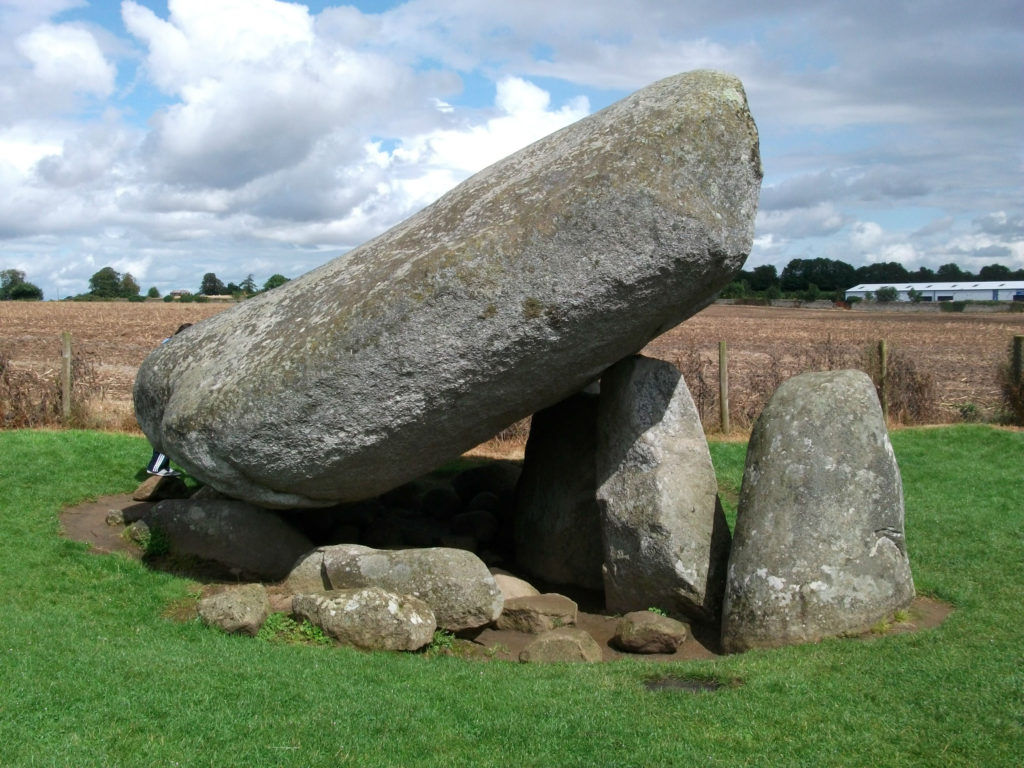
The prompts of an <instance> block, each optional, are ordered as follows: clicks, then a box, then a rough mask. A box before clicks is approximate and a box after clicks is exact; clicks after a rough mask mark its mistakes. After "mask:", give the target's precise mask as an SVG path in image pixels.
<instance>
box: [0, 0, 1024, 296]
mask: <svg viewBox="0 0 1024 768" xmlns="http://www.w3.org/2000/svg"><path fill="white" fill-rule="evenodd" d="M356 2H357V3H358V2H359V0H356ZM147 6H149V7H147ZM159 7H160V6H159V4H156V3H147V4H146V5H143V4H142V2H132V1H131V0H128V1H127V2H123V3H122V4H121V9H122V19H123V25H124V26H123V28H122V27H115V26H112V25H111V23H110V21H109V18H108V17H106V16H105V15H101V14H98V13H92V12H93V11H95V10H96V9H97V8H99V6H98V5H96V4H93V5H88V4H86V3H85V2H80V1H79V0H0V199H3V200H4V201H5V204H4V205H3V206H0V262H2V263H0V267H3V266H5V265H7V264H10V263H12V262H14V263H16V264H17V265H28V266H30V267H31V271H32V272H33V273H34V272H36V271H37V270H38V271H40V273H41V275H40V276H39V277H38V279H37V282H39V283H40V284H42V285H43V287H44V290H48V295H52V294H53V290H52V287H51V288H50V289H47V284H46V283H47V280H50V281H51V282H52V284H53V285H55V286H59V287H60V289H61V290H62V291H63V292H65V293H66V292H67V291H68V290H71V291H80V290H85V287H86V286H85V283H84V280H85V279H87V278H88V276H89V275H90V274H92V272H94V271H95V270H96V269H98V268H99V267H100V266H104V265H105V264H111V265H114V266H115V268H117V269H119V270H120V271H125V270H126V269H127V270H128V271H132V272H133V274H136V272H135V271H134V270H135V269H137V270H139V272H140V274H136V276H137V277H138V278H139V279H140V282H143V283H146V284H147V285H148V284H151V283H152V282H159V283H160V286H159V287H160V288H161V289H162V290H166V289H168V288H169V287H195V286H194V285H193V283H194V282H195V281H196V275H200V276H201V274H202V273H203V272H205V271H217V272H218V273H219V274H221V276H222V278H223V279H225V280H231V279H240V278H241V277H244V274H239V273H247V272H250V271H252V272H254V273H256V277H257V278H258V279H259V278H261V277H263V278H265V277H266V275H267V274H270V273H271V272H282V273H284V274H288V275H296V274H298V273H299V272H301V271H305V270H306V269H308V268H311V267H312V266H315V265H316V264H318V263H321V262H322V261H324V260H326V259H327V258H328V257H329V256H331V255H334V254H335V253H337V252H338V251H339V250H342V249H344V248H347V247H350V246H353V245H357V244H358V243H360V242H363V241H365V240H366V239H369V238H370V237H372V236H374V235H376V234H378V233H379V232H380V231H382V230H383V229H386V228H387V227H388V226H390V225H392V224H394V223H396V222H397V221H399V220H401V219H402V218H404V217H405V216H407V215H408V214H410V213H411V212H413V211H414V210H416V209H418V208H419V207H421V206H422V205H424V204H426V203H428V202H430V201H431V200H433V199H434V198H436V197H437V196H438V195H439V194H441V193H443V192H444V191H446V190H447V189H448V188H450V187H451V186H453V185H454V184H456V183H457V182H459V181H461V180H462V179H464V178H465V177H466V176H468V175H469V174H471V173H472V172H474V171H476V170H479V169H480V168H482V167H483V166H486V165H488V164H489V163H491V162H494V161H495V160H498V159H500V158H501V157H503V156H505V155H506V154H508V153H510V152H512V151H514V150H515V149H518V148H519V147H521V146H523V145H525V144H527V143H529V142H530V141H533V140H535V139H537V138H540V137H541V136H543V135H545V134H547V133H549V132H551V131H553V130H556V129H557V128H560V127H561V126H563V125H565V124H567V123H569V122H571V121H573V120H575V119H577V118H579V117H581V116H582V115H584V114H586V113H588V112H589V111H590V109H591V107H595V108H597V107H601V106H604V105H605V104H606V103H608V102H610V101H612V100H614V99H615V98H618V97H619V96H620V95H624V93H625V92H627V91H630V90H633V89H635V88H638V87H641V86H643V85H645V84H647V83H649V82H651V81H653V80H656V79H658V78H661V77H664V76H666V75H669V74H673V73H675V72H678V71H682V70H686V69H693V68H702V67H709V68H717V69H723V70H726V71H732V72H734V73H736V74H738V75H740V76H741V77H742V78H743V80H744V84H745V86H746V90H747V93H748V97H749V99H750V103H751V107H752V110H753V113H754V116H755V118H756V119H757V122H758V125H759V128H760V132H761V139H762V155H763V158H764V166H765V170H766V174H767V175H766V177H765V185H764V189H763V194H762V198H761V212H760V213H759V215H758V218H757V239H756V241H755V251H754V255H753V256H752V258H751V262H752V264H753V263H756V262H757V260H759V259H760V260H762V261H764V260H769V261H771V263H775V264H776V265H777V266H778V267H779V268H780V269H781V267H782V266H784V265H785V263H786V261H788V260H789V259H791V258H797V257H799V258H813V257H815V256H828V257H831V258H842V259H844V260H847V261H850V262H853V263H864V262H867V261H878V260H881V261H889V260H900V261H907V260H909V261H913V260H915V259H917V260H918V262H917V263H918V264H929V265H932V266H936V265H937V264H941V263H946V262H949V261H958V260H959V261H962V262H963V266H965V267H967V266H968V261H969V260H984V261H983V262H982V263H992V262H993V261H999V260H1004V256H1005V260H1006V261H1007V263H1014V261H1013V260H1016V262H1015V263H1016V264H1017V265H1019V266H1024V263H1022V262H1024V253H1022V252H1021V249H1022V247H1024V246H1022V245H1021V243H1022V241H1024V199H1022V198H1021V195H1020V189H1021V188H1022V187H1021V171H1022V166H1021V160H1020V158H1021V144H1020V139H1019V136H1020V133H1021V131H1020V126H1021V124H1022V122H1024V120H1022V109H1021V103H1020V100H1019V98H1017V97H1018V95H1019V94H1018V91H1019V61H1018V59H1019V56H1018V55H1017V52H1018V51H1019V50H1020V49H1021V46H1022V45H1024V30H1021V28H1020V25H1019V24H1017V23H1016V21H1015V20H1016V18H1017V15H1019V12H1018V11H1016V10H1015V9H1014V7H1013V4H1012V3H989V4H982V5H980V6H978V5H975V6H964V7H962V8H961V7H959V6H956V7H954V6H952V5H949V6H946V7H944V8H943V10H942V12H941V13H938V12H935V10H934V8H933V7H932V6H931V5H930V4H919V5H915V6H910V5H906V4H903V5H899V4H896V5H893V4H892V3H881V2H874V1H873V0H867V4H866V5H865V4H864V3H862V4H860V5H858V6H857V7H853V6H851V5H850V4H848V3H841V2H839V1H838V0H822V2H820V3H817V4H813V5H808V4H806V3H799V2H796V0H787V1H786V2H777V3H748V2H739V0H721V2H718V3H714V4H710V3H706V2H697V0H678V2H673V3H665V2H664V1H663V0H635V2H632V3H629V4H624V3H622V2H621V0H588V2H586V3H582V2H575V1H574V0H566V1H565V2H559V3H551V2H548V1H547V0H545V1H544V2H541V0H492V2H488V3H480V2H477V0H409V2H404V3H400V4H392V5H391V8H390V9H389V10H387V11H385V12H379V13H371V12H362V11H360V10H359V9H358V8H357V7H353V6H352V5H338V6H336V7H333V8H328V9H326V10H324V11H323V12H321V13H320V14H318V15H314V14H313V13H312V12H311V11H310V10H309V9H308V8H307V7H305V6H303V5H300V4H298V3H297V2H291V3H289V2H274V1H273V0H169V2H168V4H167V6H166V11H160V10H157V11H156V12H154V11H153V10H151V9H150V8H159ZM362 7H376V6H369V5H363V6H362ZM103 25H106V28H103ZM126 84H127V85H126ZM463 89H464V90H463ZM490 89H494V90H490ZM902 211H907V213H906V215H901V212H902ZM929 219H930V222H931V223H926V222H928V221H929ZM901 221H902V222H905V224H901ZM119 265H120V266H119ZM908 266H914V264H913V263H908ZM264 267H265V268H266V272H265V273H264V274H262V275H261V274H260V273H261V270H263V269H264ZM17 268H22V267H17ZM75 280H78V281H79V284H78V285H75ZM175 283H177V284H178V285H175Z"/></svg>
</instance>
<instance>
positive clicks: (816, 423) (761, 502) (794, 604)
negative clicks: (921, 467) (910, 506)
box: [722, 371, 914, 651]
mask: <svg viewBox="0 0 1024 768" xmlns="http://www.w3.org/2000/svg"><path fill="white" fill-rule="evenodd" d="M913 599H914V582H913V579H912V577H911V574H910V563H909V561H908V558H907V547H906V540H905V538H904V531H903V487H902V483H901V480H900V473H899V467H898V466H897V464H896V457H895V455H894V454H893V450H892V445H891V444H890V442H889V434H888V432H887V430H886V425H885V421H884V419H883V418H882V409H881V406H880V405H879V403H878V397H877V395H876V393H875V388H874V385H873V384H872V383H871V379H869V378H868V376H867V374H865V373H863V372H861V371H830V372H826V373H807V374H803V375H801V376H796V377H794V378H792V379H789V380H788V381H786V382H784V383H783V384H782V386H780V387H779V388H778V390H777V391H776V392H775V394H774V395H773V396H772V399H771V401H770V402H769V403H768V405H767V406H766V407H765V409H764V411H763V412H762V414H761V417H760V418H759V419H758V421H757V424H756V425H755V426H754V431H753V433H752V434H751V436H750V444H749V447H748V449H747V464H746V469H745V471H744V475H743V488H742V490H741V492H740V503H739V511H738V514H737V518H736V532H735V538H734V540H733V547H732V554H731V556H730V559H729V576H728V583H727V589H726V596H725V604H724V608H723V618H722V645H723V648H724V649H725V650H727V651H743V650H747V649H749V648H771V647H776V646H781V645H789V644H793V643H802V642H811V641H815V640H819V639H821V638H823V637H829V636H834V635H839V634H843V633H847V632H858V631H862V630H865V629H868V628H870V627H871V626H872V625H873V624H875V623H876V622H878V621H879V620H881V619H884V618H886V617H887V616H889V615H891V614H892V613H893V612H894V611H896V610H898V609H901V608H906V607H907V606H908V605H910V603H911V601H912V600H913Z"/></svg>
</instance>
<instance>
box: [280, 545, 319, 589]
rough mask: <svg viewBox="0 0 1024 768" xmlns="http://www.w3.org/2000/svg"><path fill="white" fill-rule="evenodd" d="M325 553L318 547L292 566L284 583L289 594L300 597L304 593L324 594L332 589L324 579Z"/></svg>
mask: <svg viewBox="0 0 1024 768" xmlns="http://www.w3.org/2000/svg"><path fill="white" fill-rule="evenodd" d="M323 570H324V551H323V548H322V547H317V548H316V549H314V550H313V551H312V552H306V553H305V554H303V555H302V556H301V557H300V558H299V559H298V560H297V561H296V562H295V564H294V565H293V566H292V569H291V570H290V571H289V572H288V575H287V576H286V577H285V579H284V581H283V582H282V586H283V587H284V588H285V590H287V591H288V592H290V593H292V594H295V595H298V594H301V593H303V592H323V591H324V590H327V589H330V584H328V583H327V580H326V579H325V577H324V573H323Z"/></svg>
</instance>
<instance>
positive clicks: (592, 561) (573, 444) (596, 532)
mask: <svg viewBox="0 0 1024 768" xmlns="http://www.w3.org/2000/svg"><path fill="white" fill-rule="evenodd" d="M597 401H598V396H597V395H596V394H590V393H587V392H580V393H578V394H576V395H573V396H572V397H569V398H566V399H565V400H563V401H562V402H560V403H558V404H557V405H553V406H551V407H550V408H546V409H544V410H543V411H541V412H539V413H536V414H534V416H533V419H532V422H531V424H530V438H529V440H528V441H527V443H526V452H525V456H524V458H523V473H522V475H520V477H519V485H518V486H517V489H516V516H515V542H516V562H517V563H518V564H519V565H520V566H521V567H522V568H523V569H525V570H526V571H527V572H528V573H530V574H532V575H533V576H535V577H537V578H540V579H543V580H544V581H546V582H548V583H550V584H560V585H572V586H577V587H584V588H586V589H594V590H597V589H601V588H602V586H603V582H602V577H601V563H602V562H603V560H604V549H603V546H602V544H601V517H600V513H599V512H598V508H597V456H596V447H597Z"/></svg>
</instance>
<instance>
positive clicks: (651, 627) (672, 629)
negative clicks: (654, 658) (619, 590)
mask: <svg viewBox="0 0 1024 768" xmlns="http://www.w3.org/2000/svg"><path fill="white" fill-rule="evenodd" d="M687 632H688V629H687V626H686V624H684V623H683V622H681V621H676V620H675V619H673V618H671V617H669V616H661V615H659V614H657V613H654V612H653V611H632V612H630V613H627V614H626V615H625V616H623V617H622V618H621V619H619V622H618V624H616V625H615V635H614V637H612V640H611V643H612V645H614V646H615V647H616V648H618V649H619V650H622V651H626V652H627V653H675V652H676V650H677V649H678V648H679V646H680V645H682V644H683V643H684V642H686V636H687Z"/></svg>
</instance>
